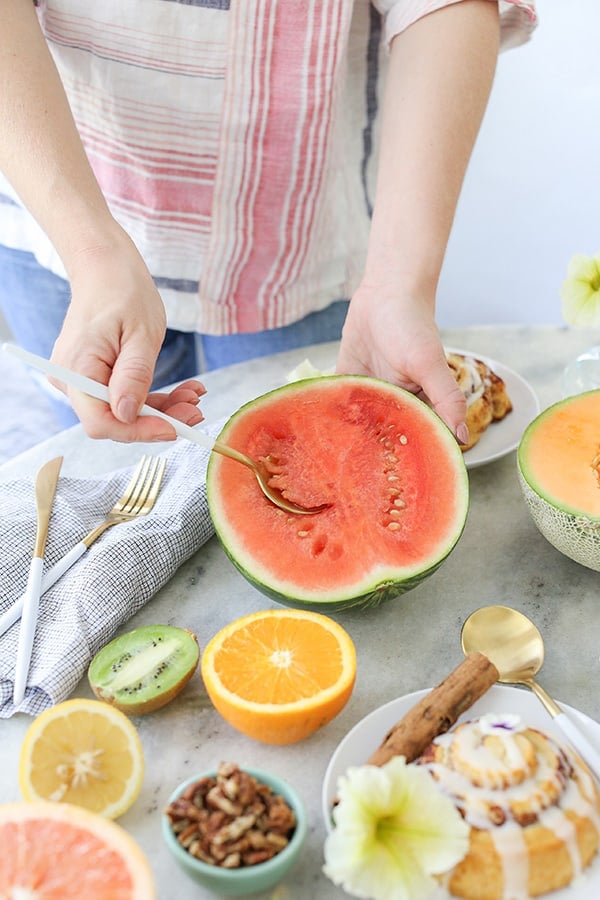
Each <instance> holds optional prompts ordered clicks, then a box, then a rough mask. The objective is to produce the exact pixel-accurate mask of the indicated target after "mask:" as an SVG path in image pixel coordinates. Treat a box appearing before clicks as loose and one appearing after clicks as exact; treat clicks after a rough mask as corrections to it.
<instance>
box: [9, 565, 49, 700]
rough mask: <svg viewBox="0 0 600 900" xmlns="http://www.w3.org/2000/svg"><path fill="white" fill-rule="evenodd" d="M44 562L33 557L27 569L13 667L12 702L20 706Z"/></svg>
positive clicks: (38, 602) (35, 622) (27, 669)
mask: <svg viewBox="0 0 600 900" xmlns="http://www.w3.org/2000/svg"><path fill="white" fill-rule="evenodd" d="M43 566H44V560H43V559H42V557H41V556H34V557H33V559H32V560H31V566H30V568H29V578H28V579H27V589H26V591H25V595H24V597H23V613H22V618H21V630H20V632H19V643H18V646H17V663H16V667H15V683H14V689H13V702H14V704H15V706H17V707H18V706H20V705H21V703H22V702H23V697H24V696H25V688H26V687H27V676H28V674H29V663H30V662H31V651H32V649H33V638H34V636H35V628H36V625H37V616H38V609H39V605H40V591H41V588H42V568H43Z"/></svg>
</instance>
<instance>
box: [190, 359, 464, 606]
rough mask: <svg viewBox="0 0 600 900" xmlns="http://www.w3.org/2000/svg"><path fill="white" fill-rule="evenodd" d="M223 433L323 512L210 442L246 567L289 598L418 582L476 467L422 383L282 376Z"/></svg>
mask: <svg viewBox="0 0 600 900" xmlns="http://www.w3.org/2000/svg"><path fill="white" fill-rule="evenodd" d="M219 439H220V440H221V441H223V442H225V443H227V444H229V445H230V446H232V447H235V448H236V449H238V450H241V451H242V452H244V453H246V454H248V456H250V457H252V458H254V459H260V458H263V459H265V458H267V457H268V458H269V461H270V466H271V468H272V471H275V472H276V476H275V478H274V481H273V483H274V484H276V485H277V486H279V487H282V486H283V488H284V494H285V495H286V496H287V497H288V498H289V499H291V500H294V501H296V502H297V503H300V504H301V505H303V506H309V507H312V506H317V505H320V504H323V503H327V504H329V506H328V508H327V509H325V510H324V511H322V512H320V513H316V514H314V515H308V516H306V515H303V516H299V515H293V514H289V513H285V512H283V511H282V510H280V509H278V508H277V507H275V506H274V505H273V504H272V503H270V502H269V501H268V500H267V499H266V498H265V497H264V495H263V494H262V493H261V491H260V488H259V486H258V485H257V483H256V480H255V478H254V476H253V475H252V473H251V472H250V471H249V470H248V469H247V468H245V467H244V466H241V465H240V464H239V463H236V462H234V461H232V460H230V459H227V458H226V457H223V456H221V455H217V454H216V453H213V454H212V456H211V459H210V462H209V466H208V472H207V487H208V501H209V506H210V511H211V515H212V518H213V522H214V525H215V529H216V532H217V535H218V537H219V539H220V541H221V543H222V545H223V547H224V548H225V551H226V553H227V554H228V555H229V557H230V558H231V560H232V562H233V563H234V564H235V565H236V566H237V567H238V569H239V570H240V572H242V574H243V575H244V576H245V577H246V578H247V579H248V580H249V581H250V582H251V583H252V584H254V585H255V586H256V587H257V588H258V589H259V590H260V591H262V592H263V593H265V594H267V595H268V596H270V597H272V598H273V599H275V600H277V601H278V602H280V603H282V604H284V605H288V606H297V607H304V608H307V609H321V610H326V611H331V612H333V611H338V610H342V609H346V608H349V607H368V606H377V605H379V604H380V603H382V602H384V601H387V600H390V599H392V598H394V597H397V596H399V595H400V594H403V593H404V592H405V591H408V590H410V589H411V588H414V587H416V585H418V584H419V583H420V582H421V581H422V580H423V579H424V578H426V577H427V576H429V575H431V574H432V573H433V572H434V571H435V570H436V569H437V567H438V566H439V565H440V564H441V563H442V562H443V560H444V559H445V558H446V557H447V556H448V554H449V553H450V551H451V550H452V548H453V547H454V546H455V544H456V542H457V541H458V539H459V537H460V535H461V533H462V530H463V528H464V524H465V520H466V516H467V510H468V502H469V489H468V477H467V471H466V468H465V464H464V460H463V456H462V453H461V452H460V449H459V447H458V444H457V443H456V440H455V439H454V437H453V436H452V434H451V433H450V431H449V430H448V428H447V427H446V426H445V425H444V424H443V422H442V421H441V419H440V418H439V417H438V416H437V415H436V414H435V413H434V412H433V411H432V410H431V409H430V408H429V407H428V406H427V405H426V404H425V403H423V402H422V401H421V400H419V399H418V398H417V397H415V396H414V395H413V394H411V393H409V392H407V391H404V390H402V389H401V388H398V387H395V386H394V385H391V384H388V383H387V382H384V381H379V380H377V379H374V378H368V377H365V376H356V375H334V376H329V377H320V378H311V379H305V380H303V381H299V382H294V383H293V384H287V385H285V386H283V387H280V388H278V389H276V390H274V391H271V392H270V393H268V394H265V395H263V396H262V397H259V398H257V399H256V400H253V401H251V402H250V403H248V404H246V405H245V406H243V407H242V408H241V409H240V410H238V412H236V413H235V414H234V415H233V416H232V417H231V418H230V419H229V421H228V422H227V424H226V425H225V427H224V428H223V430H222V431H221V434H220V436H219Z"/></svg>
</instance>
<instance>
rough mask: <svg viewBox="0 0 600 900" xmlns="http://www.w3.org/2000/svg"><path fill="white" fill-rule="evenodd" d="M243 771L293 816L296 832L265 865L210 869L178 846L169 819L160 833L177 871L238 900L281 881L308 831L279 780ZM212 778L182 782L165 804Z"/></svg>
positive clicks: (294, 797)
mask: <svg viewBox="0 0 600 900" xmlns="http://www.w3.org/2000/svg"><path fill="white" fill-rule="evenodd" d="M243 771H244V772H247V773H248V775H251V776H252V777H253V778H255V779H256V781H258V782H260V783H262V784H266V785H268V787H270V788H271V790H272V791H273V793H274V794H279V795H280V796H281V797H283V799H284V800H285V801H286V802H287V803H288V805H289V806H290V807H291V809H292V810H293V811H294V815H295V816H296V828H295V829H294V833H293V834H292V837H291V838H290V841H289V843H288V845H287V846H286V847H284V848H283V850H281V851H280V852H279V853H277V854H276V855H275V856H273V857H272V858H271V859H268V860H266V862H261V863H257V864H256V865H254V866H242V867H240V868H239V869H223V868H221V867H220V866H211V865H209V864H208V863H205V862H202V860H199V859H196V858H195V857H194V856H191V854H189V853H188V852H187V850H185V849H184V848H183V847H182V846H181V844H180V843H179V842H178V840H177V837H176V836H175V834H174V832H173V829H172V828H171V822H170V820H169V818H168V817H167V816H166V815H164V814H163V817H162V832H163V837H164V840H165V843H166V845H167V847H168V848H169V850H170V852H171V854H172V856H173V857H174V859H175V861H176V862H177V864H178V865H179V866H180V868H181V869H183V871H184V872H185V873H186V875H188V876H189V877H190V878H191V879H192V880H193V881H195V882H196V883H197V884H200V885H202V886H203V887H205V888H207V889H208V890H210V891H213V893H215V894H220V895H221V896H223V897H242V896H244V895H245V894H254V893H258V892H260V891H268V890H269V889H270V888H273V887H275V885H276V884H278V883H279V882H280V881H282V880H283V878H285V876H286V875H287V873H288V871H289V870H290V869H291V868H292V866H293V865H294V864H295V863H296V861H297V859H298V856H299V855H300V851H301V849H302V846H303V844H304V841H305V839H306V834H307V830H308V824H307V817H306V810H305V808H304V804H303V803H302V800H301V799H300V797H299V796H298V794H297V793H296V791H295V790H294V789H293V788H292V787H290V785H289V784H287V783H286V782H285V781H283V780H282V779H281V778H278V777H277V776H276V775H272V774H271V773H269V772H263V771H262V770H261V769H253V768H250V767H246V766H244V767H243ZM206 777H212V778H214V777H216V772H215V771H214V770H211V771H209V772H201V773H200V774H198V775H194V776H192V777H191V778H188V779H187V781H184V782H183V783H182V784H180V785H179V787H178V788H177V789H176V790H174V791H173V793H172V794H171V796H170V797H169V800H168V803H172V802H173V801H174V800H176V799H177V798H178V797H180V796H181V794H183V792H184V791H185V789H186V788H187V787H188V786H189V785H190V784H193V783H194V782H196V781H199V780H200V779H201V778H206Z"/></svg>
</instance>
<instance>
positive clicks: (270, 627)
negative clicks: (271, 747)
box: [201, 609, 356, 744]
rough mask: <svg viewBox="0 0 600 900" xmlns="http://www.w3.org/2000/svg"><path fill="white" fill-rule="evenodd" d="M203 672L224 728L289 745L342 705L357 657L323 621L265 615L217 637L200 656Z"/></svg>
mask: <svg viewBox="0 0 600 900" xmlns="http://www.w3.org/2000/svg"><path fill="white" fill-rule="evenodd" d="M201 670H202V677H203V679H204V684H205V686H206V690H207V692H208V695H209V697H210V699H211V700H212V702H213V704H214V706H215V708H216V709H217V710H218V711H219V713H220V714H221V715H222V716H223V718H224V719H225V720H226V721H227V722H229V724H230V725H232V726H233V727H234V728H236V729H237V730H238V731H241V732H242V733H243V734H246V735H247V736H248V737H252V738H254V739H256V740H259V741H263V742H264V743H267V744H292V743H295V742H297V741H301V740H303V739H304V738H307V737H308V736H309V735H311V734H312V733H313V732H314V731H316V730H317V729H318V728H321V727H322V726H323V725H326V724H327V723H328V722H330V721H331V720H332V719H333V718H334V716H336V715H337V714H338V713H339V712H340V711H341V710H342V708H343V707H344V706H345V705H346V703H347V701H348V700H349V698H350V695H351V693H352V689H353V687H354V682H355V678H356V651H355V648H354V644H353V642H352V640H351V638H350V636H349V635H348V633H347V632H346V631H345V630H344V629H343V628H342V627H341V626H340V625H338V624H337V623H336V622H334V621H333V619H330V618H329V617H328V616H325V615H322V614H321V613H314V612H310V611H307V610H292V609H277V610H266V611H262V612H257V613H252V614H251V615H249V616H244V617H243V618H241V619H237V620H236V621H234V622H232V623H231V624H230V625H227V626H226V627H225V628H223V629H222V630H221V631H219V632H218V634H216V635H215V636H214V637H213V638H212V640H211V641H210V642H209V643H208V644H207V646H206V648H205V650H204V653H203V656H202V663H201Z"/></svg>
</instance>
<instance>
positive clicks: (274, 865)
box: [162, 762, 307, 897]
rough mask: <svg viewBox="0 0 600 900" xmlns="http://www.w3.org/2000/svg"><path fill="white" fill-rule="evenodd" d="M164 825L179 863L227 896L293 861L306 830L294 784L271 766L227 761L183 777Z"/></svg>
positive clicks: (266, 882) (268, 881)
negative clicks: (264, 767) (241, 765)
mask: <svg viewBox="0 0 600 900" xmlns="http://www.w3.org/2000/svg"><path fill="white" fill-rule="evenodd" d="M162 825H163V836H164V839H165V841H166V844H167V846H168V848H169V850H170V851H171V853H172V854H173V856H174V857H175V860H176V861H177V863H178V864H179V865H180V866H181V868H182V869H183V870H184V871H185V872H186V873H187V874H188V875H189V876H190V877H191V878H193V879H194V880H195V881H196V882H198V883H200V884H202V885H203V886H204V887H206V888H208V889H210V890H212V891H214V892H215V893H219V894H221V895H222V896H230V897H233V896H237V897H239V896H242V895H243V894H251V893H255V892H258V891H265V890H268V889H270V888H271V887H274V886H275V885H276V884H277V883H278V882H279V881H281V880H282V879H283V878H284V877H285V875H286V873H287V871H288V870H289V869H290V868H291V866H292V865H293V864H294V863H295V862H296V859H297V858H298V855H299V853H300V850H301V848H302V845H303V843H304V840H305V837H306V831H307V820H306V813H305V810H304V806H303V804H302V801H301V800H300V798H299V797H298V795H297V794H296V792H295V791H294V790H293V788H291V787H290V786H289V785H288V784H286V783H285V782H284V781H282V780H281V779H280V778H278V777H277V776H275V775H272V774H270V773H268V772H263V771H261V770H258V769H252V768H244V769H240V768H239V767H238V766H237V765H236V764H235V763H229V762H223V763H221V765H220V766H219V768H218V769H217V770H216V771H211V772H206V773H203V774H200V775H195V776H193V777H192V778H188V780H187V781H185V782H184V783H183V784H181V785H180V786H179V787H178V788H177V789H176V790H175V791H174V792H173V794H172V795H171V797H170V798H169V802H168V805H167V807H166V809H165V811H164V814H163V821H162Z"/></svg>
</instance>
